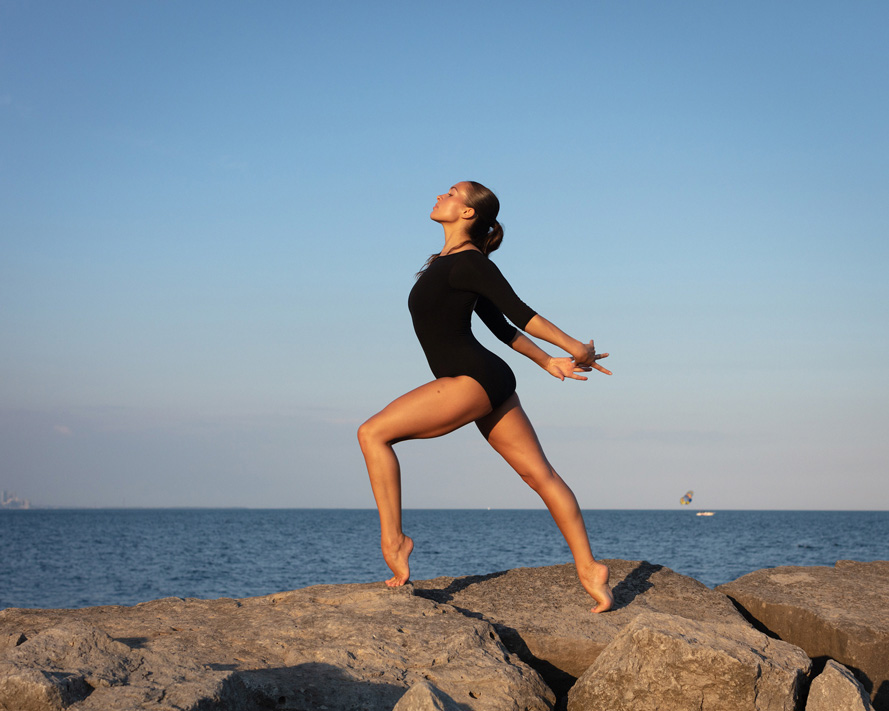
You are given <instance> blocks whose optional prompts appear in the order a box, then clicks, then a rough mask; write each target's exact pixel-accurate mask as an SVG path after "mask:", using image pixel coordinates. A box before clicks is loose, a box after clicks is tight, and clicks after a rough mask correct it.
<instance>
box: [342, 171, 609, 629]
mask: <svg viewBox="0 0 889 711" xmlns="http://www.w3.org/2000/svg"><path fill="white" fill-rule="evenodd" d="M499 211H500V202H499V201H498V199H497V197H496V196H495V195H494V193H492V192H491V191H490V190H488V189H487V188H486V187H485V186H483V185H481V184H479V183H476V182H471V181H464V182H460V183H457V184H456V185H454V186H453V187H452V188H451V189H450V190H449V191H448V192H447V193H446V194H444V195H439V196H438V199H437V200H436V203H435V207H433V208H432V213H431V214H430V218H431V219H432V220H434V221H435V222H438V223H439V224H440V225H441V226H442V227H443V228H444V236H445V242H444V247H443V248H442V250H441V252H440V253H438V254H433V255H432V256H431V257H430V258H429V260H428V261H427V262H426V265H425V267H424V268H423V270H422V271H421V272H420V273H419V274H418V279H417V282H416V284H414V288H413V289H412V290H411V293H410V298H409V300H408V306H409V308H410V312H411V318H412V319H413V323H414V330H415V331H416V334H417V338H418V339H419V341H420V345H421V346H422V347H423V351H424V352H425V354H426V359H427V360H428V361H429V366H430V368H431V369H432V373H433V375H435V380H433V381H431V382H429V383H426V384H425V385H421V386H420V387H418V388H416V389H415V390H411V391H410V392H409V393H407V394H405V395H402V396H401V397H399V398H398V399H397V400H394V401H393V402H391V403H390V404H389V405H387V406H386V407H385V408H384V409H383V410H381V411H380V412H378V413H377V414H376V415H374V416H373V417H371V418H370V419H369V420H367V422H365V423H364V424H362V425H361V427H359V428H358V441H359V442H360V444H361V451H362V453H363V454H364V460H365V462H366V464H367V471H368V474H369V476H370V483H371V486H372V488H373V494H374V499H375V500H376V504H377V509H378V511H379V514H380V545H381V548H382V551H383V558H384V559H385V561H386V564H387V565H388V566H389V568H390V569H391V570H392V577H391V578H389V579H388V580H387V581H386V584H387V585H388V586H390V587H396V586H399V585H404V583H406V582H407V581H408V578H409V576H410V564H409V558H410V555H411V552H412V551H413V548H414V542H413V540H412V539H411V538H410V537H409V536H406V535H405V534H404V532H403V531H402V529H401V469H400V467H399V464H398V459H397V457H396V456H395V451H394V450H393V445H395V444H396V443H398V442H403V441H404V440H408V439H426V438H429V437H440V436H441V435H444V434H447V433H448V432H453V431H454V430H456V429H458V428H460V427H462V426H463V425H466V424H469V423H470V422H475V424H476V426H477V427H478V429H479V431H480V432H481V433H482V435H483V436H484V437H485V439H487V441H488V443H489V444H490V445H491V446H492V447H493V448H494V449H495V450H496V451H497V452H498V453H499V454H500V455H501V456H502V457H503V458H504V459H505V460H506V461H507V462H508V463H509V465H510V466H512V468H513V469H515V471H516V472H517V473H518V474H519V476H521V477H522V479H524V480H525V482H526V483H527V484H528V485H529V486H530V487H531V488H532V489H533V490H534V491H535V492H537V494H538V495H539V496H540V498H541V499H543V502H544V503H545V504H546V507H547V509H549V512H550V514H551V515H552V517H553V519H554V520H555V522H556V524H557V525H558V527H559V530H560V531H561V532H562V535H563V536H564V537H565V540H566V541H567V543H568V547H569V548H570V549H571V554H572V555H573V556H574V563H575V565H576V567H577V575H578V577H579V578H580V582H581V584H582V585H583V587H584V589H585V590H586V591H587V592H588V593H589V595H590V597H592V598H593V600H594V601H595V603H596V604H595V606H594V607H593V610H592V611H593V612H604V611H606V610H608V609H609V608H610V607H611V606H612V604H613V603H614V598H613V597H612V594H611V590H610V588H609V586H608V567H607V566H605V565H603V564H602V563H599V562H598V561H596V560H595V559H594V558H593V553H592V551H591V550H590V543H589V539H588V537H587V533H586V526H585V525H584V522H583V516H582V515H581V513H580V507H579V506H578V505H577V499H576V498H575V497H574V493H573V492H572V491H571V489H569V488H568V485H567V484H566V483H565V482H564V481H563V480H562V478H561V477H560V476H559V475H558V474H557V473H556V471H555V470H554V469H553V468H552V466H550V464H549V462H548V461H547V459H546V456H545V455H544V453H543V449H542V448H541V446H540V442H539V441H538V439H537V435H536V433H535V432H534V428H533V427H532V426H531V422H530V420H529V419H528V417H527V415H526V414H525V411H524V410H523V409H522V406H521V403H520V402H519V397H518V395H517V394H516V391H515V387H516V381H515V376H514V375H513V373H512V370H510V368H509V366H508V365H507V364H506V363H505V362H503V361H502V360H501V359H500V358H498V357H497V356H496V355H494V354H493V353H491V352H490V351H489V350H487V349H486V348H484V347H483V346H482V345H481V344H480V343H479V342H478V341H477V340H476V339H475V337H474V336H473V335H472V331H471V330H470V320H471V316H472V312H473V310H474V311H475V313H476V314H478V316H479V317H480V318H481V320H482V321H483V322H484V324H485V325H486V326H487V327H488V328H489V329H490V330H491V331H492V332H493V333H494V335H495V336H496V337H497V338H499V339H500V340H501V341H503V342H504V343H506V344H508V345H509V346H511V347H512V348H513V349H514V350H516V351H518V352H519V353H521V354H522V355H524V356H527V357H528V358H530V359H531V360H533V361H534V362H535V363H537V364H538V365H539V366H540V367H541V368H543V369H544V370H546V371H547V372H548V373H550V374H551V375H553V376H555V377H557V378H559V380H564V379H565V378H572V379H574V380H586V379H587V378H586V377H585V376H583V375H580V373H584V372H589V371H591V370H598V371H600V372H602V373H605V374H606V375H611V372H610V371H608V370H606V369H605V368H603V367H602V366H601V365H599V363H598V361H599V360H600V359H602V358H606V357H607V356H608V354H607V353H596V349H595V347H594V345H593V341H590V342H589V343H582V342H581V341H578V340H576V339H574V338H572V337H571V336H569V335H567V334H566V333H564V332H563V331H561V330H560V329H558V328H557V327H556V326H555V325H553V324H552V323H550V322H549V321H547V320H546V319H545V318H543V317H542V316H540V315H539V314H537V313H536V312H535V311H533V310H532V309H531V308H530V307H528V306H527V305H526V304H524V303H523V302H522V301H521V300H520V299H519V298H518V296H516V294H515V292H514V291H513V290H512V288H511V287H510V285H509V283H508V282H507V281H506V279H504V277H503V275H502V274H501V273H500V270H499V269H497V267H496V266H495V265H494V263H493V262H491V261H490V260H489V259H488V255H489V254H490V253H491V252H493V251H494V250H495V249H497V248H498V247H499V246H500V242H501V241H502V239H503V227H502V226H501V225H500V223H499V222H498V221H497V215H498V213H499ZM504 315H505V316H506V317H508V318H509V319H510V321H512V322H513V323H514V324H516V326H519V327H520V328H521V329H522V330H524V331H526V332H527V333H529V334H530V335H532V336H534V337H536V338H540V339H542V340H544V341H547V342H549V343H551V344H553V345H555V346H557V347H559V348H561V349H562V350H564V351H565V352H566V353H569V354H570V357H552V356H550V355H548V354H547V353H545V352H544V351H543V350H541V349H540V348H539V347H538V346H537V344H536V343H534V342H533V341H532V340H531V339H529V338H528V337H527V336H525V335H524V334H523V333H521V332H520V331H519V330H518V329H516V328H514V327H513V326H511V325H510V324H509V323H507V321H506V319H505V318H504Z"/></svg>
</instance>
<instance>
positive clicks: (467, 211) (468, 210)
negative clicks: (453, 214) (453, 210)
mask: <svg viewBox="0 0 889 711" xmlns="http://www.w3.org/2000/svg"><path fill="white" fill-rule="evenodd" d="M460 217H462V218H463V219H464V220H471V219H473V218H474V217H475V208H474V207H469V206H468V205H467V206H466V207H464V208H463V211H462V212H461V213H460Z"/></svg>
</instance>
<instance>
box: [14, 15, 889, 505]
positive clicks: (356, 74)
mask: <svg viewBox="0 0 889 711" xmlns="http://www.w3.org/2000/svg"><path fill="white" fill-rule="evenodd" d="M887 23H889V6H887V5H885V4H884V3H879V2H860V3H852V4H840V3H828V2H805V3H803V2H788V3H779V4H776V3H766V2H747V3H733V4H728V3H707V2H676V3H657V2H636V3H599V2H583V3H580V2H578V3H573V2H569V3H561V4H544V3H530V2H509V3H507V2H489V3H485V2H480V3H468V2H452V3H447V4H441V3H435V4H432V3H429V4H426V3H387V4H385V5H383V4H372V3H357V2H335V1H334V2H328V3H305V2H264V3H232V2H187V3H185V2H129V3H118V2H78V3H69V2H55V1H45V2H40V3H32V2H19V1H16V0H2V2H0V247H2V258H0V337H2V343H3V347H2V348H0V448H2V452H3V455H2V461H0V488H4V489H9V490H13V491H16V492H17V493H18V494H19V495H20V496H23V497H27V498H29V499H31V500H32V502H34V503H36V504H42V505H49V506H121V505H125V506H255V507H314V506H321V507H341V506H342V507H371V506H373V499H372V497H371V493H370V489H369V486H368V485H367V483H366V474H365V472H364V468H363V462H362V460H361V456H360V452H359V450H358V447H357V444H356V441H355V435H354V432H355V428H356V427H357V425H358V424H359V423H360V422H361V421H362V420H364V419H365V418H367V417H368V416H370V415H371V414H373V413H374V412H375V411H376V410H378V409H380V408H381V407H383V406H384V405H385V404H386V403H387V402H388V401H390V400H391V399H393V398H395V397H396V396H398V395H400V394H401V393H403V392H405V391H407V390H409V389H411V388H413V387H415V386H417V385H419V384H421V383H423V382H425V381H426V380H428V379H429V378H430V374H429V372H428V369H427V366H426V363H425V360H424V358H423V355H422V352H421V350H420V348H419V346H418V345H417V343H416V341H415V338H414V336H413V332H412V329H411V325H410V319H409V315H408V312H407V306H406V304H407V293H408V291H409V290H410V287H411V285H412V282H413V274H414V273H415V272H416V270H417V269H418V268H419V267H420V266H421V265H422V263H423V261H424V260H425V259H426V257H427V256H428V255H429V254H430V253H432V252H434V251H438V249H440V245H441V241H442V235H441V230H440V228H439V227H438V226H437V225H436V224H434V223H432V222H431V221H429V220H428V213H429V210H430V209H431V207H432V204H433V202H434V198H435V195H436V194H438V193H439V192H443V191H444V190H446V189H447V188H448V187H449V186H450V185H452V184H453V183H454V182H456V181H458V180H464V179H472V180H479V181H481V182H483V183H485V184H487V185H488V186H489V187H491V188H492V189H494V190H495V191H496V192H497V193H498V195H499V196H500V199H501V203H502V210H501V220H502V222H503V224H504V225H505V228H506V239H505V241H504V244H503V247H502V248H501V250H500V251H499V252H498V253H497V255H496V257H495V261H496V262H497V263H498V265H499V266H500V267H501V269H502V270H503V271H504V272H505V273H506V275H507V277H508V278H509V279H510V281H511V282H512V284H513V286H514V287H515V288H516V290H517V291H518V292H519V294H520V295H521V296H522V297H523V299H524V300H525V301H526V302H527V303H528V304H530V305H531V306H532V307H533V308H535V309H536V310H537V311H539V312H540V313H542V314H543V315H545V316H546V317H547V318H549V319H550V320H552V321H554V322H555V323H556V324H558V325H560V326H561V327H562V328H563V329H564V330H566V331H568V332H570V333H572V334H573V335H576V336H577V337H578V338H595V339H596V342H597V345H598V346H599V348H600V350H607V351H609V352H611V353H612V357H611V358H610V359H609V367H610V368H611V369H612V370H613V371H614V376H612V377H611V378H606V377H604V376H601V377H594V378H591V379H590V380H589V381H588V382H586V383H577V382H568V383H560V382H558V381H556V380H555V379H553V378H551V377H550V376H548V375H547V374H546V373H544V372H543V371H542V370H540V369H538V368H537V367H536V366H534V365H533V364H531V363H530V362H529V361H528V362H522V360H523V359H521V356H519V355H517V354H513V353H512V352H510V351H508V350H507V349H505V348H504V347H503V346H502V345H500V344H499V342H496V341H494V339H493V338H491V337H489V336H488V334H485V333H482V332H479V335H480V337H481V338H482V340H483V341H484V342H486V343H488V344H490V346H491V348H492V349H493V350H495V351H496V352H498V353H499V354H500V355H502V356H504V357H505V358H506V359H507V360H508V361H509V362H510V364H511V365H512V366H513V368H514V370H515V371H516V374H517V377H518V380H519V394H520V396H521V397H522V400H523V403H524V405H525V407H526V409H527V411H528V412H529V414H530V416H531V418H532V420H533V421H534V423H535V425H536V427H537V429H538V432H539V434H540V437H541V439H542V442H543V444H544V448H545V449H546V451H547V453H548V455H549V457H550V459H551V461H552V462H553V464H554V466H555V467H556V468H557V469H558V470H559V471H560V473H561V474H562V475H563V477H564V478H565V479H566V480H567V481H568V482H569V483H570V484H571V486H572V487H573V488H574V490H575V492H576V493H577V495H578V499H579V500H580V503H581V506H582V507H584V508H589V509H594V508H671V507H674V506H678V499H679V497H680V496H681V495H682V494H683V493H684V492H685V491H686V490H687V489H694V490H695V491H696V492H697V497H696V501H695V506H697V505H700V506H701V507H703V508H714V509H719V508H735V509H744V508H777V509H781V508H784V509H797V508H800V509H886V508H887V506H889V483H887V482H889V477H887V463H889V445H887V438H886V436H885V430H886V425H887V422H889V378H887V374H886V368H885V365H884V362H883V361H884V359H885V354H886V353H887V351H889V308H887V305H889V286H887V282H889V280H887V279H886V276H885V275H886V271H887V262H889V259H887V257H889V247H887V244H889V239H887V237H889V200H887V195H889V170H887V165H889V132H887V131H886V117H887V114H889V110H887V109H889V86H887V84H889V79H887V77H889V74H887V71H886V70H887V66H889V49H887V44H886V42H885V28H886V27H887ZM479 330H480V331H483V330H484V327H483V326H481V325H478V326H477V331H479ZM398 451H399V453H400V456H401V459H402V463H403V468H404V482H405V494H404V499H405V505H406V506H409V507H458V508H463V507H466V508H471V507H488V506H490V507H495V508H511V507H537V506H539V505H540V504H539V502H538V500H537V499H536V498H535V496H534V495H533V493H532V492H530V490H527V489H526V488H525V487H524V485H523V484H522V483H521V482H520V480H519V479H518V478H517V477H516V476H515V475H514V474H513V473H512V472H511V471H510V470H509V469H508V468H507V467H506V465H505V464H504V463H502V462H501V461H500V460H499V459H498V458H497V456H496V455H495V454H494V453H493V452H490V451H488V449H487V445H486V444H485V443H484V441H483V440H482V439H481V438H480V436H479V435H478V434H477V432H475V431H474V429H472V428H466V429H465V430H463V431H460V432H457V433H455V434H452V435H450V436H448V437H445V438H443V439H441V440H436V441H425V442H411V443H403V444H402V445H399V448H398Z"/></svg>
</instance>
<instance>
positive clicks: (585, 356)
mask: <svg viewBox="0 0 889 711" xmlns="http://www.w3.org/2000/svg"><path fill="white" fill-rule="evenodd" d="M581 347H582V349H583V350H582V351H581V352H579V353H575V354H574V362H575V363H576V364H577V365H578V366H587V369H588V370H590V369H594V370H598V371H599V372H600V373H605V375H611V371H610V370H606V369H605V368H603V367H602V366H601V365H599V364H598V363H597V362H596V361H598V360H601V359H602V358H607V357H608V354H607V353H596V346H595V344H594V343H593V342H592V341H590V342H589V343H583V344H581Z"/></svg>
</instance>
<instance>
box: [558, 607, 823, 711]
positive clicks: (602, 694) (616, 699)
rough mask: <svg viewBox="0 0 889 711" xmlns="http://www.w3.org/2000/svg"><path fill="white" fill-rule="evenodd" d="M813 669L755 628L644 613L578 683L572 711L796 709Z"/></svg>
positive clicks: (796, 653) (795, 649) (570, 703)
mask: <svg viewBox="0 0 889 711" xmlns="http://www.w3.org/2000/svg"><path fill="white" fill-rule="evenodd" d="M810 668H811V661H810V660H809V658H808V657H807V656H806V654H805V653H804V652H803V651H802V650H801V649H799V648H798V647H794V646H793V645H791V644H787V643H786V642H780V641H778V640H773V639H771V638H770V637H768V636H767V635H765V634H763V633H761V632H758V631H756V630H754V629H753V628H752V627H750V626H749V625H745V624H740V623H737V622H697V621H693V620H690V619H688V618H682V617H678V616H676V615H667V614H663V613H657V612H644V613H642V614H640V615H638V616H637V617H636V618H635V619H634V620H633V621H632V622H631V623H630V624H629V625H627V627H626V628H625V629H624V630H623V631H621V632H620V634H618V635H617V636H616V637H615V638H614V640H613V641H612V642H611V643H610V644H609V645H608V646H607V647H606V648H605V650H604V651H603V652H602V653H601V654H600V655H599V657H598V659H596V661H595V663H594V664H593V665H592V666H591V667H590V668H589V669H587V670H586V672H584V674H583V675H582V676H581V677H580V678H579V679H578V680H577V683H576V684H575V685H574V688H572V689H571V692H570V694H569V695H568V711H601V710H603V709H607V710H608V711H739V710H743V711H766V710H768V711H794V709H796V707H797V702H798V699H799V696H800V694H801V692H802V690H803V688H804V686H805V683H806V679H807V677H806V675H807V674H808V672H809V670H810Z"/></svg>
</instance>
